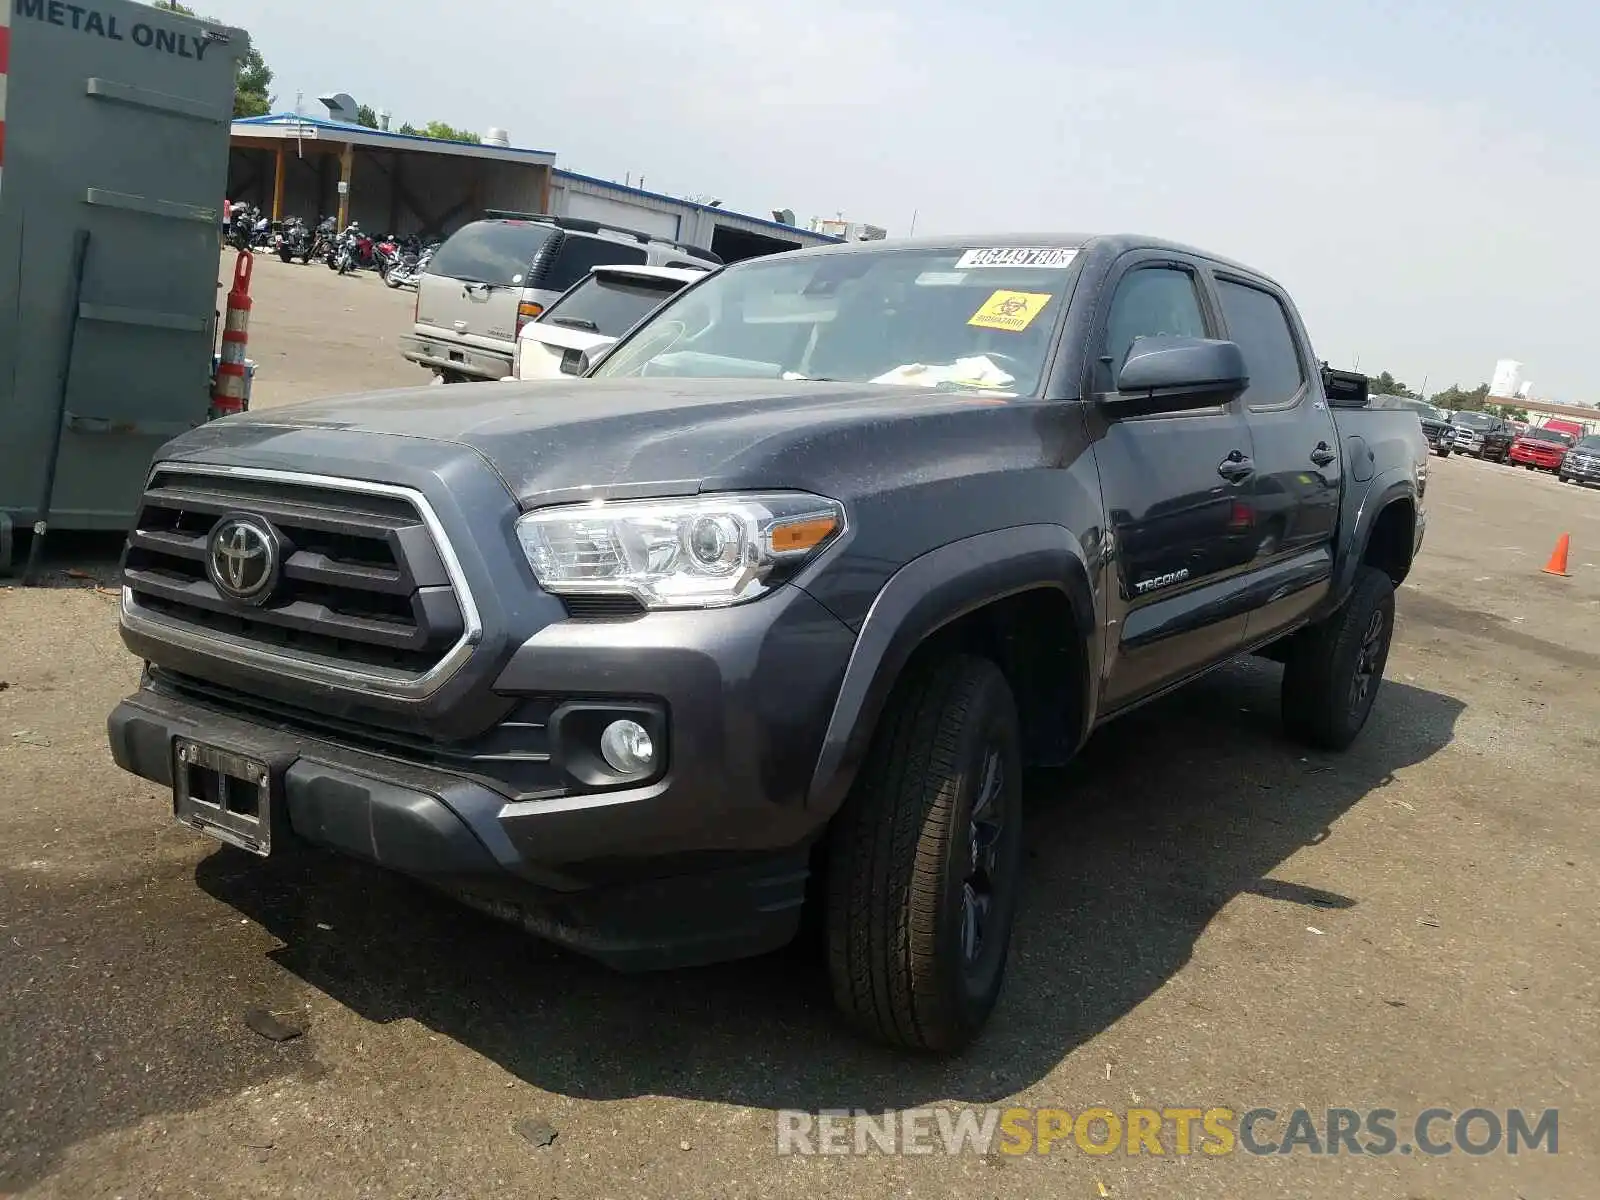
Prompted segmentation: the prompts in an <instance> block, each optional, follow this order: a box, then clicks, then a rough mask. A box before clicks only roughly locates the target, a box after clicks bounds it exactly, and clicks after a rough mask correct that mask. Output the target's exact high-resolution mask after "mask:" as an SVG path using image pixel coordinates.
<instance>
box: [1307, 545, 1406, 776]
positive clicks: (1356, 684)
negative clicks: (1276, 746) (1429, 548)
mask: <svg viewBox="0 0 1600 1200" xmlns="http://www.w3.org/2000/svg"><path fill="white" fill-rule="evenodd" d="M1393 639H1394V584H1393V583H1392V582H1391V581H1390V579H1389V577H1388V576H1387V575H1385V574H1384V573H1383V572H1382V571H1380V570H1378V569H1377V568H1376V567H1368V566H1362V567H1359V568H1357V570H1356V581H1355V586H1354V587H1352V588H1351V589H1350V595H1349V597H1348V598H1346V600H1345V602H1344V604H1343V605H1341V606H1340V608H1339V610H1338V611H1337V612H1335V613H1334V614H1333V615H1332V616H1330V617H1328V618H1327V619H1326V620H1324V621H1323V622H1321V623H1320V624H1318V625H1313V626H1312V627H1311V628H1309V629H1306V630H1303V631H1302V632H1301V633H1300V634H1298V635H1297V636H1296V638H1295V642H1294V646H1293V648H1292V649H1291V650H1290V652H1289V654H1288V656H1287V659H1286V661H1285V663H1284V668H1283V724H1284V728H1285V729H1286V730H1287V731H1288V732H1289V733H1290V734H1292V735H1293V736H1294V737H1296V738H1298V739H1300V740H1301V741H1305V742H1309V743H1310V744H1311V745H1313V746H1317V747H1320V748H1321V749H1324V750H1343V749H1345V748H1346V747H1347V746H1349V745H1350V743H1351V742H1353V741H1355V739H1356V735H1357V734H1359V733H1360V732H1361V728H1362V726H1364V725H1365V724H1366V723H1367V717H1368V716H1369V715H1370V714H1371V712H1372V705H1373V702H1374V701H1375V700H1376V699H1377V696H1378V688H1379V686H1380V685H1381V684H1382V682H1383V668H1384V665H1385V664H1386V663H1387V662H1388V661H1389V646H1390V643H1391V642H1392V641H1393Z"/></svg>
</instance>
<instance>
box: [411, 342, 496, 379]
mask: <svg viewBox="0 0 1600 1200" xmlns="http://www.w3.org/2000/svg"><path fill="white" fill-rule="evenodd" d="M400 353H401V354H403V355H405V356H406V358H408V359H410V360H411V361H412V362H414V363H416V364H418V365H419V366H424V367H431V368H433V369H435V370H439V371H455V372H457V373H459V374H462V375H471V376H472V377H473V378H475V379H489V380H494V379H504V378H505V377H506V376H508V375H510V374H511V354H510V352H509V351H508V352H507V353H505V354H499V353H496V352H495V351H493V350H485V349H483V348H482V347H480V346H472V345H468V344H466V343H464V342H453V341H450V340H448V339H446V338H429V337H419V336H417V335H414V334H405V335H403V336H402V337H401V338H400Z"/></svg>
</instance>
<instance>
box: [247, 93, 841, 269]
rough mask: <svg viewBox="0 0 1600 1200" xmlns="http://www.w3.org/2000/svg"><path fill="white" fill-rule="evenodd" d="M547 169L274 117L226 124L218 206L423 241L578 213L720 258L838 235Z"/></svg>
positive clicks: (467, 147) (332, 123)
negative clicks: (222, 199)
mask: <svg viewBox="0 0 1600 1200" xmlns="http://www.w3.org/2000/svg"><path fill="white" fill-rule="evenodd" d="M331 99H332V98H329V100H325V101H324V102H325V103H329V101H331ZM340 99H343V100H348V97H340ZM352 103H353V102H352ZM330 107H332V105H331V104H330ZM338 111H343V109H342V108H340V109H339V110H338ZM555 163H556V155H555V152H554V151H552V150H532V149H526V148H523V147H518V146H513V145H511V144H510V140H509V138H508V137H507V136H506V135H505V133H504V131H502V130H490V131H489V137H487V138H486V139H485V140H484V141H481V142H455V141H444V140H442V139H439V138H430V137H423V136H420V135H417V134H409V133H400V132H397V131H395V130H391V129H374V128H371V127H369V126H365V125H359V124H356V123H355V122H352V121H346V120H337V119H331V118H320V117H308V116H305V115H302V114H298V113H290V112H286V113H272V114H269V115H267V116H261V117H244V118H241V119H239V120H236V121H234V122H233V135H232V149H231V154H230V160H229V168H228V199H229V200H231V201H234V202H235V203H238V202H248V203H252V204H255V205H257V206H258V207H260V208H261V210H262V211H263V212H267V213H270V214H271V215H272V217H273V219H274V220H281V219H282V218H284V217H287V216H299V217H303V218H304V219H305V220H307V221H308V222H311V223H315V222H316V221H317V220H318V219H320V218H321V217H323V216H325V215H332V216H334V217H335V218H336V219H337V221H338V222H339V225H340V227H341V228H342V227H343V226H344V225H346V224H348V223H349V222H350V221H352V220H354V221H357V222H359V223H360V224H361V226H362V227H363V228H365V229H367V230H370V231H374V232H384V231H389V232H394V233H397V234H400V235H406V234H412V233H415V234H419V235H421V236H422V237H442V236H445V235H448V234H450V233H452V232H454V231H455V230H456V229H458V228H460V227H461V226H462V225H464V224H466V223H467V222H469V221H472V220H476V219H477V218H479V217H481V216H482V215H483V214H484V213H485V212H487V211H489V210H499V211H503V212H526V213H549V214H552V215H555V216H564V217H581V218H584V219H587V220H593V221H600V222H603V223H605V224H609V225H614V226H618V227H620V228H625V229H633V230H637V231H639V232H641V233H648V234H653V235H656V236H659V237H666V238H671V239H673V240H675V241H681V242H686V243H688V244H689V245H693V246H701V247H704V248H706V249H709V250H712V251H715V252H716V253H717V254H719V255H720V256H721V257H722V258H723V260H724V261H726V262H734V261H736V260H738V259H741V258H750V257H753V256H755V255H758V254H771V253H775V252H778V251H782V250H795V249H799V248H800V247H802V246H817V245H825V244H827V243H830V242H835V241H838V240H839V239H838V238H834V237H830V236H828V235H826V234H820V233H816V232H813V231H811V230H809V229H802V228H799V227H797V226H795V225H793V224H789V223H787V222H783V221H778V220H773V219H769V218H766V217H755V216H750V215H747V214H744V213H736V212H730V211H729V210H727V209H725V208H723V207H721V205H720V204H716V203H711V204H707V203H702V202H699V201H693V200H686V199H681V198H679V197H675V196H667V195H663V194H661V193H659V192H649V191H645V190H644V189H643V188H642V187H634V186H632V184H631V182H630V183H627V184H619V183H616V182H614V181H610V180H605V179H597V178H594V177H593V176H589V175H580V174H577V173H576V172H572V171H562V170H559V169H557V167H556V165H555ZM641 182H642V181H641ZM777 215H778V214H776V213H775V214H774V216H777ZM782 215H783V216H785V217H788V216H790V214H788V213H784V214H782Z"/></svg>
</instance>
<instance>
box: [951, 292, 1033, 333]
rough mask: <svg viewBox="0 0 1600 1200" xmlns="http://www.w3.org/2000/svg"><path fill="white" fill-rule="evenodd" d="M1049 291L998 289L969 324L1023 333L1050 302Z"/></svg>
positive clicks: (973, 315)
mask: <svg viewBox="0 0 1600 1200" xmlns="http://www.w3.org/2000/svg"><path fill="white" fill-rule="evenodd" d="M1050 300H1051V295H1050V293H1049V292H1007V291H998V292H996V293H995V294H994V295H992V296H990V297H989V298H988V299H987V300H985V301H984V302H983V307H982V308H980V309H978V311H977V312H975V313H973V314H972V317H971V318H970V319H969V320H968V321H967V324H968V325H976V326H977V327H978V328H979V329H1004V330H1006V331H1007V332H1008V333H1021V332H1022V331H1023V330H1024V329H1026V328H1027V327H1028V326H1029V325H1032V324H1033V319H1034V318H1035V317H1037V316H1038V315H1039V314H1040V313H1042V312H1043V311H1044V306H1045V305H1047V304H1049V303H1050Z"/></svg>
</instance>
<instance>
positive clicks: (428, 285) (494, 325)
mask: <svg viewBox="0 0 1600 1200" xmlns="http://www.w3.org/2000/svg"><path fill="white" fill-rule="evenodd" d="M554 232H555V230H554V227H553V226H550V225H541V224H536V223H534V222H529V221H475V222H473V223H472V224H471V225H465V226H462V228H460V229H458V230H457V231H456V232H455V233H453V234H451V235H450V237H449V238H448V239H447V240H446V241H445V243H444V244H443V245H442V246H440V247H439V249H438V250H437V251H435V252H434V256H433V260H432V261H431V262H430V263H429V264H428V271H427V274H425V275H424V276H423V277H422V281H421V283H420V284H419V285H418V287H417V326H416V332H417V333H418V334H421V335H425V336H426V335H433V336H442V337H446V338H451V339H455V340H458V341H462V342H465V343H467V344H469V345H473V346H477V347H479V348H481V349H485V350H494V351H498V352H500V353H502V354H505V355H506V356H507V357H508V358H509V356H510V354H511V348H512V345H513V343H514V342H515V339H516V329H517V302H518V301H519V300H520V299H521V297H522V287H523V284H524V283H525V282H526V280H527V274H528V269H529V267H530V266H531V265H532V263H533V256H534V255H535V254H536V253H537V252H538V250H539V248H540V247H541V246H543V245H544V243H545V242H546V241H548V240H549V239H550V237H551V236H552V235H553V234H554Z"/></svg>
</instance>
